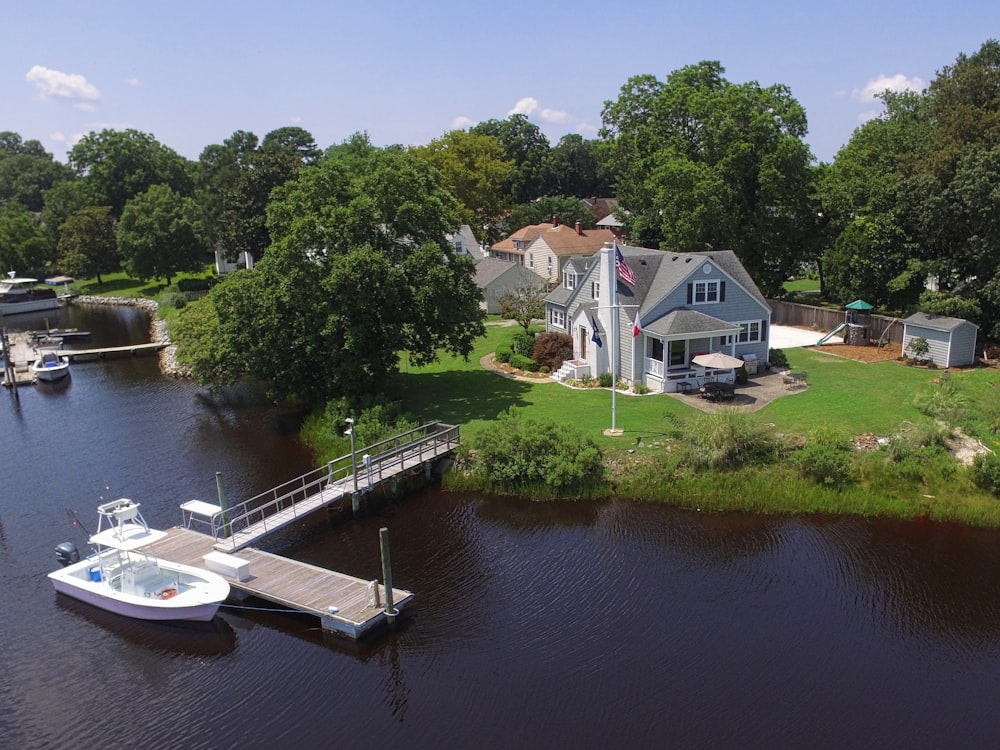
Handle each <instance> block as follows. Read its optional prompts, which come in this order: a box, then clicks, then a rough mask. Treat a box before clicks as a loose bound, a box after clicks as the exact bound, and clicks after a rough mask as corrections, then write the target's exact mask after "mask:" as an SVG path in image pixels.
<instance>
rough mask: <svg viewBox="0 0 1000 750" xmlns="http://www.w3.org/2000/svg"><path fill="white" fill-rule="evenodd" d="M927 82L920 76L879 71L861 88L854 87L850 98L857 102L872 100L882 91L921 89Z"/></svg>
mask: <svg viewBox="0 0 1000 750" xmlns="http://www.w3.org/2000/svg"><path fill="white" fill-rule="evenodd" d="M926 85H927V84H926V83H924V81H923V80H922V79H920V78H917V77H913V78H910V77H908V76H905V75H903V74H902V73H896V75H894V76H887V75H885V74H884V73H880V74H879V75H877V76H876V77H875V78H872V79H871V80H869V81H868V83H866V84H865V85H864V86H863V87H862V88H860V89H854V90H853V91H852V92H851V98H852V99H855V100H857V101H859V102H873V101H875V100H876V99H878V97H879V95H880V94H882V92H883V91H896V92H899V91H918V92H919V91H923V90H924V87H925V86H926Z"/></svg>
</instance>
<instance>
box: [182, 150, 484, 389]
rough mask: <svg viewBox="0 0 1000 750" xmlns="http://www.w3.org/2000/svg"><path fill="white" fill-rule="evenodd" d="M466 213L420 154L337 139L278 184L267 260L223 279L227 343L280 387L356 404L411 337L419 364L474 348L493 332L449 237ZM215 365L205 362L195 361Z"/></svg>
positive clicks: (219, 303) (226, 352) (384, 377)
mask: <svg viewBox="0 0 1000 750" xmlns="http://www.w3.org/2000/svg"><path fill="white" fill-rule="evenodd" d="M457 222H458V217H457V213H456V206H455V203H454V200H453V199H452V197H451V196H450V194H449V193H448V192H447V191H446V190H445V189H444V188H443V187H442V185H441V183H440V176H439V173H438V172H437V171H436V170H433V169H432V168H431V167H430V166H429V165H428V164H427V162H426V161H425V160H424V159H422V158H420V157H418V156H417V155H416V154H414V153H412V152H409V151H403V150H401V149H395V148H389V149H384V150H382V149H376V148H374V147H372V146H370V145H366V143H365V142H364V141H363V139H362V140H358V139H355V140H354V141H352V143H351V144H350V147H349V148H346V149H331V150H330V151H329V152H328V154H327V155H326V157H325V158H323V159H322V160H321V161H320V163H319V164H317V165H316V166H314V167H310V168H307V169H305V170H303V172H302V173H301V175H300V176H299V178H298V179H297V180H296V181H295V182H292V183H289V184H286V185H285V186H284V187H281V188H279V189H278V190H276V191H275V194H274V198H273V200H272V202H271V204H270V206H269V209H268V226H269V229H270V231H271V233H272V236H273V237H274V244H273V245H272V247H271V249H270V250H269V251H268V253H267V255H265V257H264V259H263V260H262V261H261V262H260V263H259V264H257V266H256V267H255V268H254V269H253V270H252V271H246V272H241V273H237V274H235V275H234V276H233V277H232V278H231V279H227V280H226V282H225V283H223V284H220V285H218V286H217V287H215V288H214V289H213V290H212V293H211V295H210V298H209V299H210V300H211V303H212V304H213V305H214V306H215V309H216V312H217V316H218V320H219V336H220V341H221V342H222V346H221V348H222V352H223V353H222V354H220V356H227V357H232V358H234V361H235V362H238V363H239V365H240V367H239V369H241V370H243V371H246V372H249V373H251V374H253V375H255V376H257V377H259V378H261V379H263V380H265V381H267V382H268V383H269V384H270V388H271V392H272V395H273V396H275V397H287V396H294V397H297V398H300V399H302V400H304V401H306V402H308V403H312V404H319V403H322V402H324V401H329V400H333V399H337V398H341V397H346V398H348V399H349V400H350V401H351V402H352V403H353V404H355V405H364V404H365V403H370V402H371V401H373V400H374V399H375V398H377V396H378V395H379V394H380V393H382V392H383V390H384V388H385V387H386V384H387V382H388V380H389V378H390V376H391V374H392V373H393V372H395V371H396V369H397V368H398V363H399V352H400V351H401V350H405V351H406V352H408V356H409V359H410V361H411V362H413V363H415V364H422V363H426V362H430V361H433V360H434V359H436V358H437V356H438V353H439V351H442V350H443V351H447V352H450V353H453V354H457V355H462V356H467V355H468V354H469V352H471V350H472V345H473V342H474V341H475V339H476V337H478V336H480V335H482V333H483V331H484V329H483V325H482V317H483V313H482V311H481V309H480V306H479V304H480V301H481V299H482V295H481V293H480V291H479V289H478V288H477V287H476V285H475V283H474V280H473V264H472V262H471V261H470V260H469V259H467V258H464V257H461V256H456V255H455V254H454V252H453V249H452V248H451V246H450V244H449V243H448V242H446V241H445V238H444V237H445V234H446V233H447V232H449V231H452V230H453V229H454V228H455V226H456V225H457ZM201 350H202V351H205V350H207V347H202V348H201ZM214 370H215V371H219V370H220V368H214ZM212 371H213V368H212V367H208V366H206V364H205V362H202V364H201V369H200V370H199V371H198V372H197V374H199V375H200V376H202V377H204V376H206V373H210V372H212Z"/></svg>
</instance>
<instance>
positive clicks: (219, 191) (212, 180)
mask: <svg viewBox="0 0 1000 750" xmlns="http://www.w3.org/2000/svg"><path fill="white" fill-rule="evenodd" d="M259 145H260V141H259V139H258V138H257V136H256V135H254V134H253V133H250V132H248V131H245V130H237V131H236V132H235V133H233V134H232V135H231V136H229V138H227V139H226V140H224V141H223V142H222V143H221V144H218V143H216V144H212V145H210V146H206V147H205V148H204V149H203V150H202V152H201V154H200V155H199V157H198V165H197V169H196V170H195V194H196V196H197V202H198V205H199V207H200V208H201V211H202V221H203V224H204V226H205V228H206V232H207V236H206V239H207V240H208V242H209V243H210V244H212V245H214V244H215V243H216V242H218V241H219V240H221V239H222V222H223V220H224V214H225V211H226V197H227V196H229V195H231V194H233V193H234V192H235V190H236V184H237V181H238V180H239V178H240V173H241V172H242V171H243V170H244V169H247V168H249V165H250V161H251V158H252V157H253V154H254V153H255V152H256V150H257V147H258V146H259Z"/></svg>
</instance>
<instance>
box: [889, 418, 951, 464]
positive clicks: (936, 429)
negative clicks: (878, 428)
mask: <svg viewBox="0 0 1000 750" xmlns="http://www.w3.org/2000/svg"><path fill="white" fill-rule="evenodd" d="M950 434H951V431H950V430H949V429H948V427H946V426H944V425H942V424H940V423H937V422H930V421H927V422H903V423H902V424H901V425H900V426H899V431H898V432H896V434H895V435H893V436H892V437H890V438H889V442H888V444H887V446H886V450H887V451H888V454H889V458H890V459H892V460H893V461H895V462H897V463H901V462H903V461H906V460H908V459H911V458H913V457H914V456H916V455H918V454H919V453H921V452H929V453H934V452H940V451H943V450H944V449H945V440H946V439H947V438H948V436H949V435H950Z"/></svg>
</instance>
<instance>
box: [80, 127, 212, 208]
mask: <svg viewBox="0 0 1000 750" xmlns="http://www.w3.org/2000/svg"><path fill="white" fill-rule="evenodd" d="M69 163H70V166H71V167H73V169H75V170H76V172H77V174H78V175H79V176H80V177H82V178H83V179H84V183H85V184H86V185H87V187H88V189H89V190H90V195H91V203H92V204H93V205H98V206H110V207H111V214H112V216H114V217H115V218H116V219H117V218H119V217H121V215H122V212H123V211H124V209H125V204H126V203H127V202H128V201H129V199H131V198H133V197H135V196H137V195H139V194H140V193H144V192H146V191H147V190H148V189H149V188H150V187H152V186H153V185H167V186H169V187H170V189H171V190H173V191H174V192H176V193H179V194H180V195H183V196H189V195H191V188H192V182H191V174H190V170H189V168H188V163H187V160H186V159H184V158H183V157H182V156H180V155H179V154H178V153H177V152H175V151H174V150H173V149H170V148H168V147H166V146H164V145H162V144H161V143H160V142H159V141H157V140H156V139H155V138H154V137H153V136H152V135H150V134H148V133H142V132H139V131H138V130H132V129H129V130H120V131H118V130H102V131H101V132H100V133H89V134H88V135H86V136H84V137H83V139H82V140H80V141H79V142H78V143H77V144H76V145H75V146H73V148H71V149H70V152H69Z"/></svg>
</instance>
